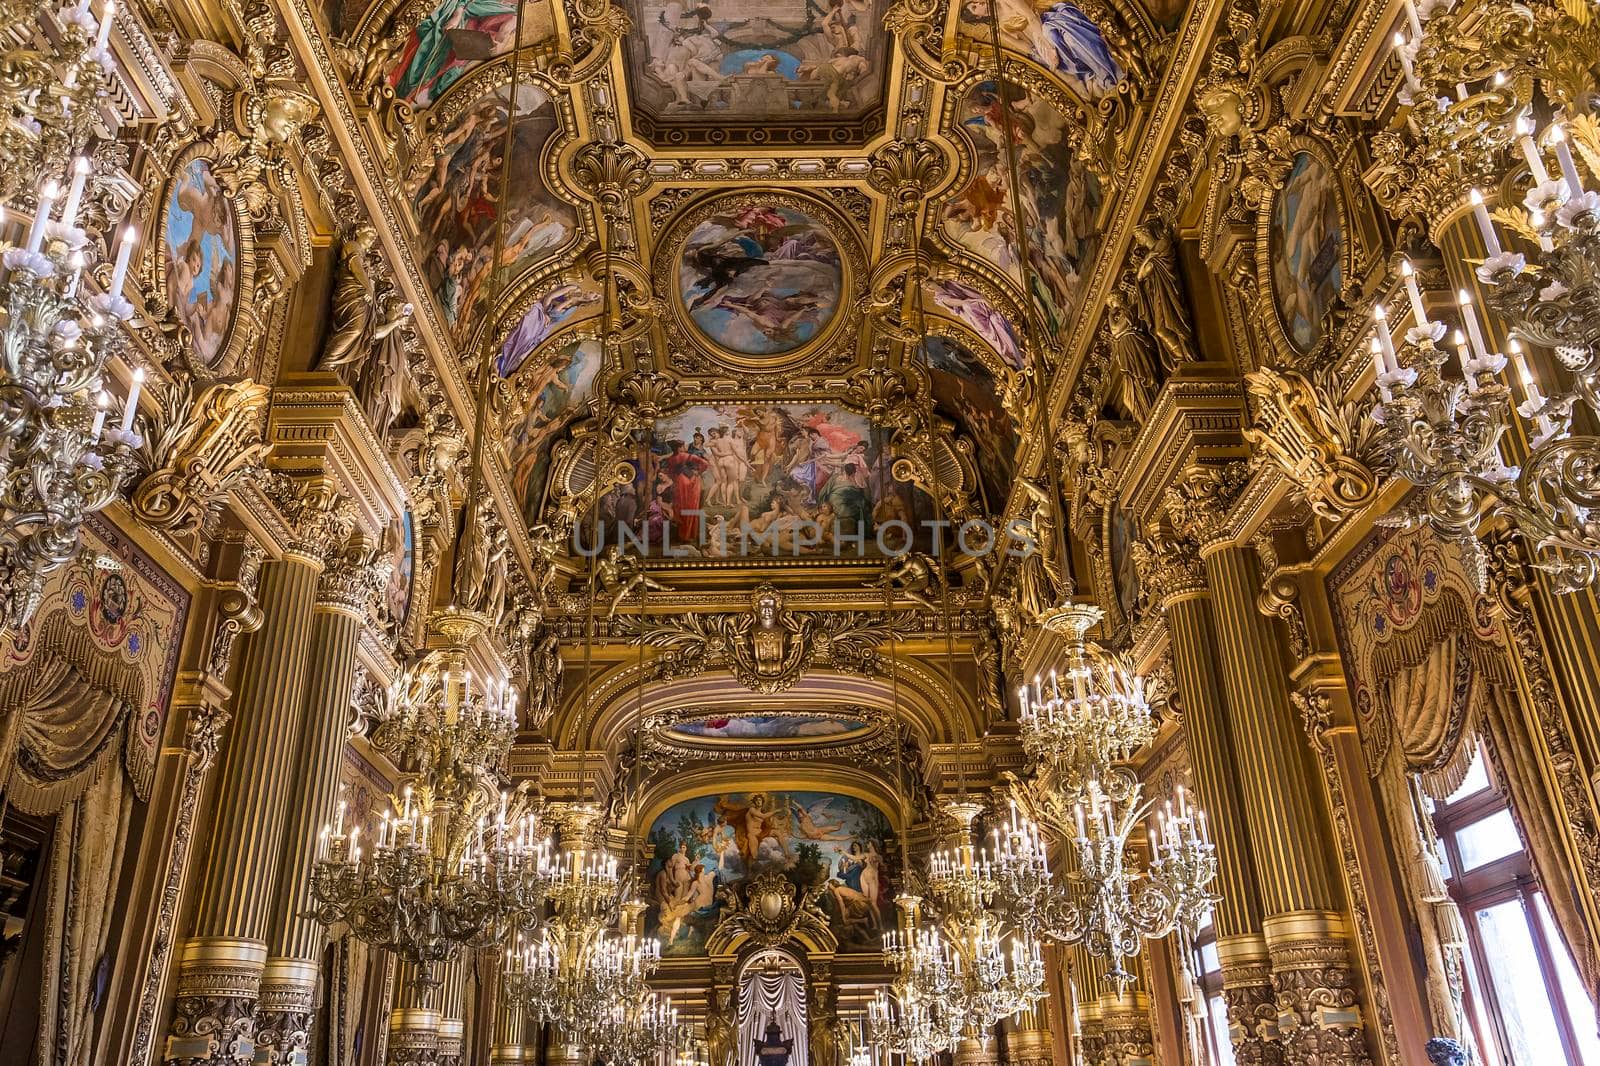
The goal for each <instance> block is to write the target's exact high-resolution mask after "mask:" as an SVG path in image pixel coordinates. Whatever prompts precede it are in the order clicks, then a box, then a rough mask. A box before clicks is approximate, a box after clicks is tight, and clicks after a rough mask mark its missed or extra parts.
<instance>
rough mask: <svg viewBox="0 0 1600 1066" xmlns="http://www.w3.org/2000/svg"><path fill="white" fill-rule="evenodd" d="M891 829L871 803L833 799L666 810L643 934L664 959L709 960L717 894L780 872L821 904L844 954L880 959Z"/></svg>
mask: <svg viewBox="0 0 1600 1066" xmlns="http://www.w3.org/2000/svg"><path fill="white" fill-rule="evenodd" d="M893 840H894V829H893V827H892V825H891V824H890V822H889V818H888V816H887V815H886V814H884V812H883V811H881V810H879V809H878V808H877V807H875V806H874V805H872V804H871V803H868V802H866V801H865V800H861V799H857V798H856V797H854V796H843V795H839V794H837V793H832V792H776V791H772V792H730V793H723V794H721V795H710V796H700V797H698V798H696V799H691V800H685V801H684V802H682V803H678V804H675V805H674V806H672V807H669V808H667V810H665V811H663V812H662V813H661V814H660V815H659V816H657V818H656V820H655V821H654V822H653V823H652V824H651V826H650V838H649V842H650V849H651V851H650V867H649V871H648V874H647V876H646V881H645V889H644V896H645V899H646V900H647V901H648V902H649V904H650V909H649V910H648V911H646V912H645V933H646V935H650V936H657V937H660V939H661V951H662V953H663V954H664V955H668V956H684V955H703V954H705V950H706V938H707V937H709V936H710V935H711V932H712V930H714V929H715V928H716V927H717V923H718V922H719V921H720V920H721V918H722V903H721V901H720V899H719V898H718V893H719V891H720V890H721V889H722V888H723V887H725V886H728V885H742V884H744V883H746V882H747V881H749V880H750V879H752V878H754V877H755V876H757V875H758V874H761V873H764V872H766V871H769V870H776V871H778V872H779V873H781V874H782V875H783V876H784V877H785V878H787V879H788V880H789V881H790V883H792V884H793V885H794V886H795V887H796V888H797V889H799V890H803V889H805V888H807V887H810V886H811V885H815V884H821V885H823V886H824V889H823V893H822V896H821V898H820V899H819V900H818V904H819V905H820V906H821V907H822V909H823V911H824V912H825V913H826V914H827V915H828V921H829V924H830V926H831V927H832V929H833V932H834V934H835V935H836V936H838V938H839V947H840V950H842V951H867V952H874V951H877V950H878V949H879V947H880V945H881V942H882V935H883V931H884V930H885V929H891V928H893V927H894V920H895V917H894V902H893V896H894V890H893V888H892V887H891V884H892V881H893V876H892V875H893V869H892V864H891V858H892V856H891V847H892V845H893Z"/></svg>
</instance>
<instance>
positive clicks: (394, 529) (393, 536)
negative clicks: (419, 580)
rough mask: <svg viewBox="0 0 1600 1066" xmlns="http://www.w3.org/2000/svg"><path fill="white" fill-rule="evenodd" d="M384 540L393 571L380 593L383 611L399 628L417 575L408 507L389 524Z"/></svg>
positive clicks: (414, 540) (406, 610) (403, 619)
mask: <svg viewBox="0 0 1600 1066" xmlns="http://www.w3.org/2000/svg"><path fill="white" fill-rule="evenodd" d="M386 538H387V546H388V548H389V561H390V563H391V565H392V567H393V569H391V570H390V571H389V584H388V586H387V587H386V588H385V590H384V609H385V611H386V612H387V614H388V616H389V618H390V619H391V620H392V621H393V622H394V624H395V625H397V626H403V625H405V624H406V616H407V615H408V614H409V613H410V611H411V581H412V578H414V577H415V576H416V572H417V556H416V528H415V525H414V523H413V521H412V517H411V510H410V508H407V509H406V510H404V511H401V512H400V517H399V518H396V519H395V520H394V522H393V523H391V524H390V526H389V532H388V533H387V534H386Z"/></svg>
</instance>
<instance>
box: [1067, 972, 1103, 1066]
mask: <svg viewBox="0 0 1600 1066" xmlns="http://www.w3.org/2000/svg"><path fill="white" fill-rule="evenodd" d="M1071 958H1072V1010H1073V1014H1074V1016H1075V1018H1076V1020H1077V1024H1076V1025H1075V1026H1074V1027H1073V1029H1074V1032H1073V1041H1074V1044H1075V1045H1076V1048H1075V1050H1076V1053H1077V1057H1078V1061H1079V1062H1081V1063H1082V1064H1083V1066H1101V1063H1102V1062H1103V1061H1104V1059H1105V1050H1106V1041H1105V1034H1104V1033H1103V1032H1102V1030H1101V1025H1100V974H1101V973H1102V972H1103V971H1104V970H1105V964H1104V963H1103V962H1100V961H1098V960H1096V959H1095V958H1094V957H1093V956H1091V955H1090V954H1089V953H1088V952H1087V951H1086V950H1084V947H1083V945H1082V944H1074V945H1073V946H1072V948H1071Z"/></svg>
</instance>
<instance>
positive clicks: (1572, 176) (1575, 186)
mask: <svg viewBox="0 0 1600 1066" xmlns="http://www.w3.org/2000/svg"><path fill="white" fill-rule="evenodd" d="M1550 140H1552V141H1554V142H1555V146H1556V159H1558V160H1560V162H1561V176H1562V177H1563V178H1565V179H1566V180H1567V195H1568V196H1581V195H1582V194H1583V182H1582V180H1580V179H1579V177H1578V166H1577V164H1576V163H1574V162H1573V161H1572V149H1571V148H1569V147H1567V131H1566V130H1565V129H1563V128H1562V126H1561V123H1559V122H1557V123H1556V124H1555V125H1553V126H1551V127H1550Z"/></svg>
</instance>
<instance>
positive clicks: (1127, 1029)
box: [1100, 993, 1156, 1066]
mask: <svg viewBox="0 0 1600 1066" xmlns="http://www.w3.org/2000/svg"><path fill="white" fill-rule="evenodd" d="M1100 1044H1101V1055H1102V1056H1104V1059H1105V1061H1107V1062H1114V1063H1117V1066H1151V1064H1152V1063H1154V1062H1155V1056H1156V1044H1155V1038H1154V1037H1153V1036H1152V1035H1151V1034H1150V1004H1149V1001H1148V1000H1147V999H1146V998H1145V996H1144V995H1143V994H1140V993H1129V995H1128V998H1127V1000H1126V1001H1125V1002H1123V1003H1117V1002H1112V1001H1108V1000H1106V999H1105V998H1103V997H1102V998H1101V1000H1100Z"/></svg>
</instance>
